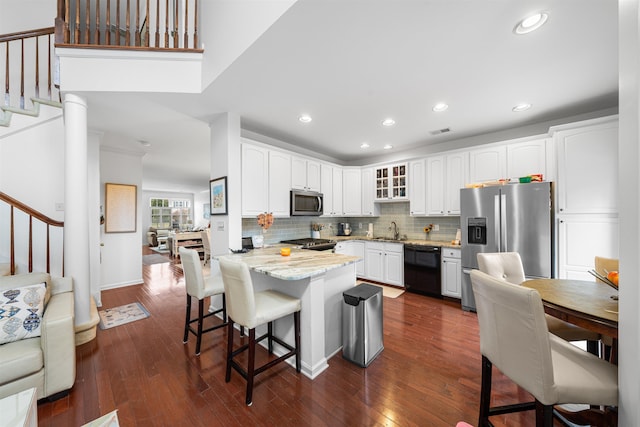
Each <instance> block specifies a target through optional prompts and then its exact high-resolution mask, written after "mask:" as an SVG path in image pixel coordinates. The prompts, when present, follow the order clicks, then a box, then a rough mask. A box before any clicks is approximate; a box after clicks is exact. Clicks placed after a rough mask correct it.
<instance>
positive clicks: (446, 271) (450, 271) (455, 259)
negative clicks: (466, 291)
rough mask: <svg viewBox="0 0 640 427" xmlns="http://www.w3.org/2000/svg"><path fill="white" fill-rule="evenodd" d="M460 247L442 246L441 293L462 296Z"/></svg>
mask: <svg viewBox="0 0 640 427" xmlns="http://www.w3.org/2000/svg"><path fill="white" fill-rule="evenodd" d="M460 255H461V253H460V249H451V248H442V271H441V277H442V295H444V296H447V297H453V298H462V270H461V262H460Z"/></svg>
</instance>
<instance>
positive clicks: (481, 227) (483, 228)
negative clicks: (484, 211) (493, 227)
mask: <svg viewBox="0 0 640 427" xmlns="http://www.w3.org/2000/svg"><path fill="white" fill-rule="evenodd" d="M467 230H468V233H467V239H468V240H469V241H468V242H467V243H469V244H474V245H486V244H487V218H467Z"/></svg>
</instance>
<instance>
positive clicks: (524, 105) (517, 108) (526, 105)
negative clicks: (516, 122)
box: [511, 103, 531, 113]
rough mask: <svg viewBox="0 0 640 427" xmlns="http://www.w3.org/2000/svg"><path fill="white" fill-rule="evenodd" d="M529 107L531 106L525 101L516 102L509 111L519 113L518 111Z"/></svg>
mask: <svg viewBox="0 0 640 427" xmlns="http://www.w3.org/2000/svg"><path fill="white" fill-rule="evenodd" d="M529 108H531V104H527V103H522V104H518V105H516V106H515V107H513V108H512V109H511V111H513V112H516V113H519V112H520V111H526V110H528V109H529Z"/></svg>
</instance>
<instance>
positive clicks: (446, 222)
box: [242, 202, 460, 244]
mask: <svg viewBox="0 0 640 427" xmlns="http://www.w3.org/2000/svg"><path fill="white" fill-rule="evenodd" d="M392 221H394V222H395V223H396V224H397V225H398V231H399V232H400V236H401V237H404V236H406V237H407V238H408V239H411V240H416V239H428V240H439V241H450V240H453V239H455V236H456V231H457V230H458V228H460V217H459V216H442V217H433V216H429V217H425V216H411V215H409V203H408V202H395V203H381V204H380V216H378V217H348V218H347V217H343V218H333V217H308V216H302V217H289V218H275V220H274V222H273V225H272V226H271V228H269V229H268V230H267V231H266V232H264V233H263V235H264V242H265V244H273V243H278V242H280V241H281V240H290V239H299V238H303V237H311V224H314V223H317V224H323V225H324V228H323V229H322V231H320V237H322V238H325V239H330V238H332V237H334V236H335V235H336V233H337V231H338V226H337V224H338V223H339V222H348V223H349V224H350V225H351V229H352V236H362V237H364V236H366V234H367V229H368V226H369V223H372V224H373V233H374V236H375V237H392V233H393V232H392V231H391V229H390V227H391V222H392ZM429 224H434V225H438V226H439V227H440V229H439V230H438V231H432V232H430V233H429V235H427V234H426V233H424V231H423V229H424V227H425V226H427V225H429ZM360 225H362V228H360ZM261 231H262V230H261V228H260V226H259V225H258V220H257V218H243V219H242V235H243V236H244V237H249V236H253V235H256V234H259V233H260V232H261Z"/></svg>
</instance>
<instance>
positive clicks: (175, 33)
mask: <svg viewBox="0 0 640 427" xmlns="http://www.w3.org/2000/svg"><path fill="white" fill-rule="evenodd" d="M173 47H174V49H175V48H177V47H179V44H178V2H175V8H174V14H173Z"/></svg>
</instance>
